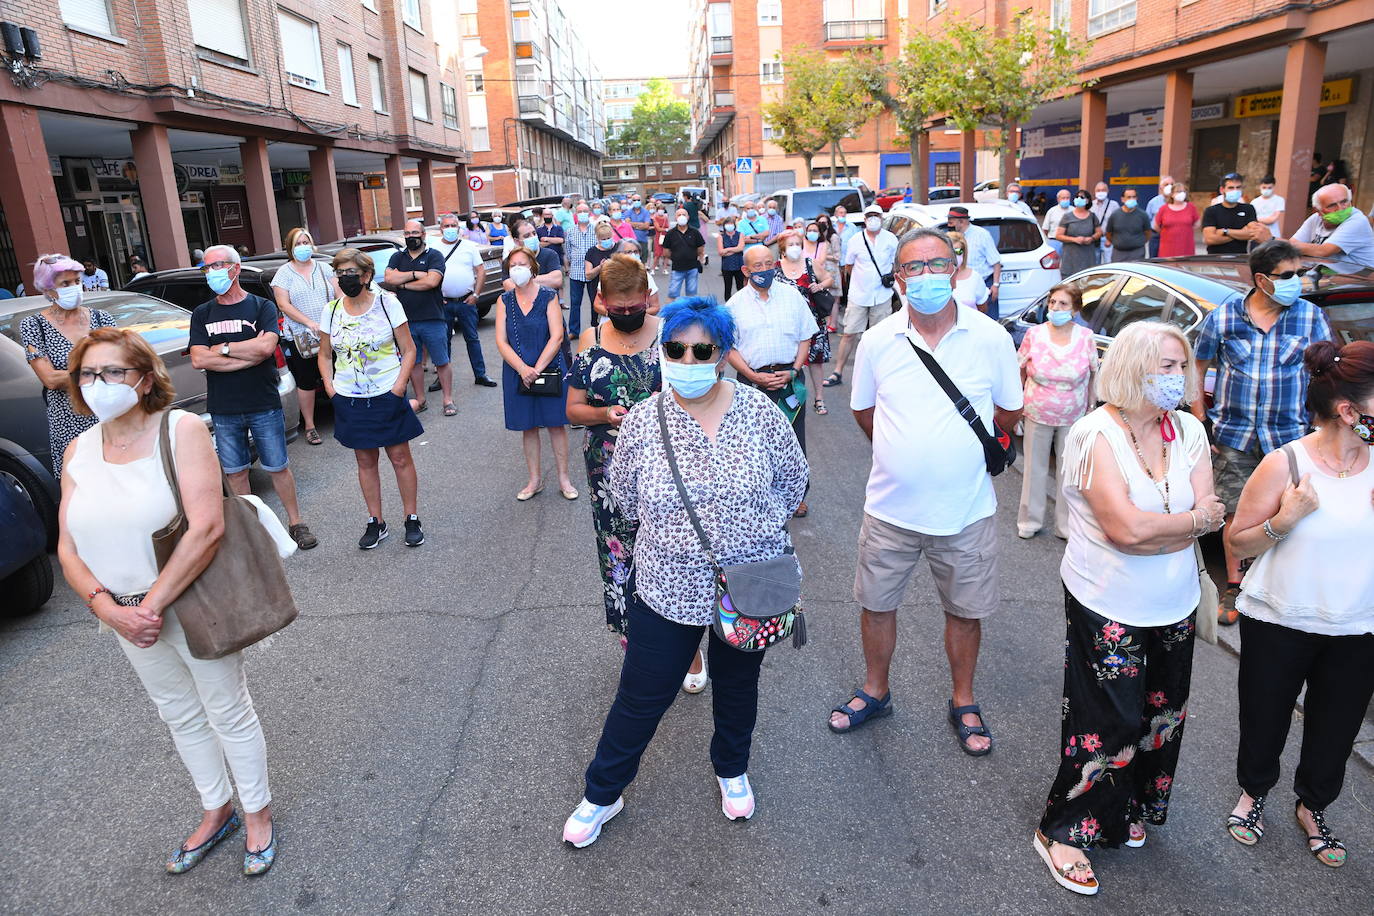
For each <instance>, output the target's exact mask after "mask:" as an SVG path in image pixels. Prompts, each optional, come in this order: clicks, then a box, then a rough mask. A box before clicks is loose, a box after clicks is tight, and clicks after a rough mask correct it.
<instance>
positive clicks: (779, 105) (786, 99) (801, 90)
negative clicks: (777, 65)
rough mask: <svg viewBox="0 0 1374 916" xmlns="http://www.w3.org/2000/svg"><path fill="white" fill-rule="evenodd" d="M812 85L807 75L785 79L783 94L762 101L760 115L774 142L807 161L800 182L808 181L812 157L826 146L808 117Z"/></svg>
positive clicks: (807, 182)
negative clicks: (770, 131) (802, 178)
mask: <svg viewBox="0 0 1374 916" xmlns="http://www.w3.org/2000/svg"><path fill="white" fill-rule="evenodd" d="M812 88H813V87H812V86H811V84H810V81H809V75H808V74H805V73H803V74H800V75H799V76H798V77H795V78H794V77H793V75H792V74H791V73H789V74H788V79H787V80H786V82H784V84H783V91H782V95H781V96H779V97H778V98H777V99H775V100H773V101H771V102H765V103H764V104H763V118H764V120H765V121H767V122H768V123H769V125H770V126H771V127H772V128H773V141H772V142H774V143H776V144H777V145H778V146H780V147H782V151H783V152H784V153H787V155H789V156H801V157H802V160H803V161H804V162H805V163H806V177H805V179H804V180H803V182H802V183H803V184H810V183H811V173H812V165H811V163H812V160H814V159H815V156H816V153H818V152H820V151H821V150H822V149H824V148H825V144H826V138H825V137H824V136H823V135H821V133H820V132H819V131H818V130H816V128H815V126H814V125H813V124H812V123H811V120H810V119H809V117H808V116H807V114H806V113H807V111H808V110H809V107H810V104H811V92H812Z"/></svg>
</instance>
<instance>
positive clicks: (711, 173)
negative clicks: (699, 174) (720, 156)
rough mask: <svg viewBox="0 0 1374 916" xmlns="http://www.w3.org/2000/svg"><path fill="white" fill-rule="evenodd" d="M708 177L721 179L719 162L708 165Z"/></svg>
mask: <svg viewBox="0 0 1374 916" xmlns="http://www.w3.org/2000/svg"><path fill="white" fill-rule="evenodd" d="M706 177H707V178H719V177H720V163H718V162H713V163H711V164H710V165H708V166H707V167H706Z"/></svg>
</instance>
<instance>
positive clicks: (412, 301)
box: [386, 246, 445, 321]
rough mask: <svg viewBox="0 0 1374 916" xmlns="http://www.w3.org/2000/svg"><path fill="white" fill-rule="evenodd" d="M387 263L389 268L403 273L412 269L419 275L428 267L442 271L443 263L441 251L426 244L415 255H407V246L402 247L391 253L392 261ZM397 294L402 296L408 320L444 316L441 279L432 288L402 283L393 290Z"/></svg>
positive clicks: (439, 318)
mask: <svg viewBox="0 0 1374 916" xmlns="http://www.w3.org/2000/svg"><path fill="white" fill-rule="evenodd" d="M386 266H387V268H388V269H390V270H399V271H401V272H402V273H410V272H411V271H414V272H415V273H416V274H418V275H419V276H424V275H425V274H426V273H427V272H428V271H431V270H437V271H439V273H440V274H442V273H443V272H444V266H445V264H444V256H443V255H442V254H440V253H439V252H437V251H435V250H434V249H433V248H430V247H428V246H426V248H425V250H424V251H422V252H420V253H419V254H417V255H416V256H415V257H411V256H410V250H409V249H402V250H400V251H398V252H396V253H395V254H393V255H392V256H391V262H390V263H389V264H387V265H386ZM396 298H397V299H400V300H401V307H402V308H403V309H405V312H406V320H408V321H443V320H444V284H443V283H440V284H439V285H438V286H436V287H434V289H411V288H409V287H403V288H401V289H398V290H397V291H396Z"/></svg>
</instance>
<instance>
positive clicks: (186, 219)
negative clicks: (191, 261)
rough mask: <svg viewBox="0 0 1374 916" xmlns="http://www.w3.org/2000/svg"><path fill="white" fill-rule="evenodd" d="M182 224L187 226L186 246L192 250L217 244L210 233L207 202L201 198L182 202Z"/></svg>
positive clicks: (203, 248)
mask: <svg viewBox="0 0 1374 916" xmlns="http://www.w3.org/2000/svg"><path fill="white" fill-rule="evenodd" d="M181 224H182V225H183V226H185V227H186V247H187V248H189V249H190V250H191V251H195V250H196V249H197V248H199V249H200V250H201V251H204V250H205V249H207V248H209V247H210V246H211V245H213V244H215V237H214V236H213V235H211V234H210V221H209V220H208V219H206V217H205V204H204V202H203V201H201V200H196V201H193V202H186V201H183V202H182V204H181Z"/></svg>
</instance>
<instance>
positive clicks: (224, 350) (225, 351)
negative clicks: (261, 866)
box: [219, 343, 229, 356]
mask: <svg viewBox="0 0 1374 916" xmlns="http://www.w3.org/2000/svg"><path fill="white" fill-rule="evenodd" d="M219 355H220V356H228V355H229V344H228V343H224V344H220V348H219Z"/></svg>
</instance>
